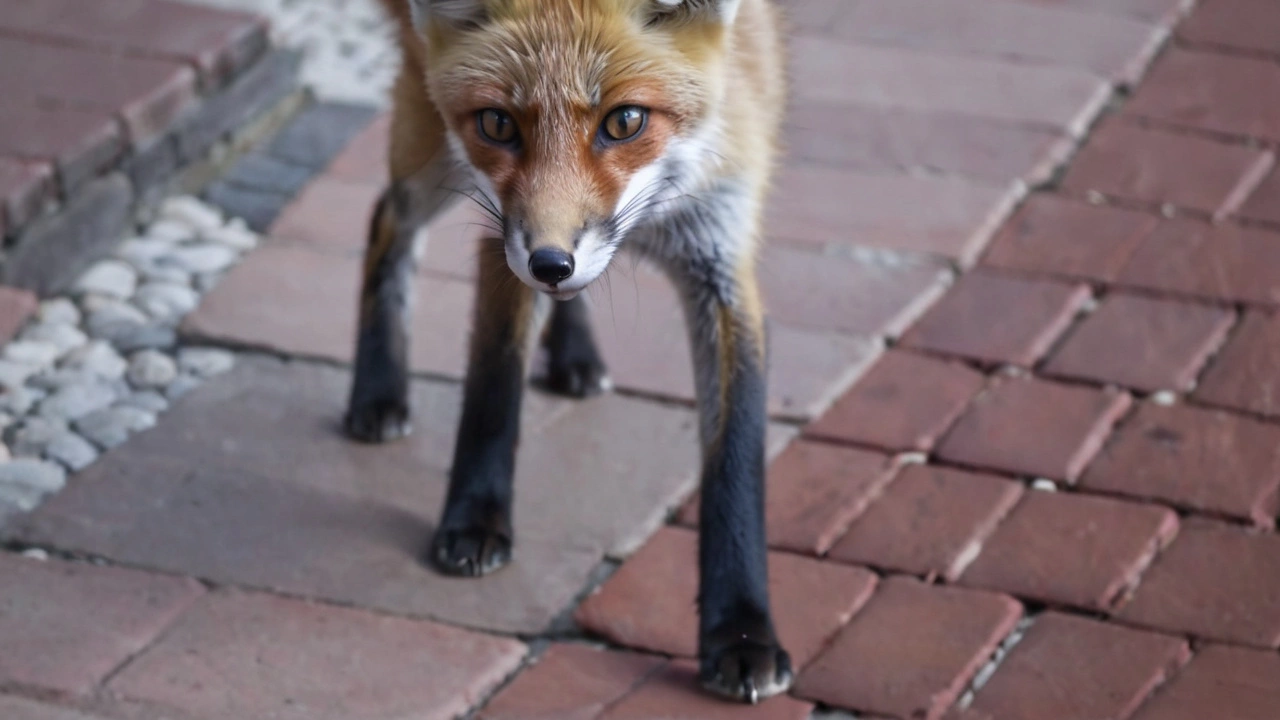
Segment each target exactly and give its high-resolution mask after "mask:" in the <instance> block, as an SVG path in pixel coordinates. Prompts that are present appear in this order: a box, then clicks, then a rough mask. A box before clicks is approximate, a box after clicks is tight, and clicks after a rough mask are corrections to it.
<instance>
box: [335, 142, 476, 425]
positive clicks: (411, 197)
mask: <svg viewBox="0 0 1280 720" xmlns="http://www.w3.org/2000/svg"><path fill="white" fill-rule="evenodd" d="M444 182H445V181H444V176H443V170H442V169H441V168H437V167H434V166H432V167H428V168H426V169H425V170H424V171H423V172H421V173H419V175H417V176H414V177H412V178H409V179H408V180H405V181H403V182H395V183H392V184H391V185H389V186H388V187H387V189H386V190H385V191H383V193H382V195H381V197H379V198H378V202H377V204H376V205H375V206H374V210H373V215H372V217H371V218H370V221H369V238H368V246H367V247H366V249H365V256H364V266H363V269H362V274H361V287H360V310H359V330H358V332H357V337H356V356H355V373H354V375H355V376H354V380H353V382H352V385H351V395H350V397H349V399H348V403H347V413H346V416H345V418H344V421H343V424H344V427H345V429H346V432H347V434H348V435H350V436H351V437H353V438H355V439H357V440H363V441H365V442H375V443H376V442H388V441H391V440H395V439H398V438H401V437H404V436H405V435H407V434H409V432H410V429H411V424H410V418H409V328H408V324H409V318H410V312H411V311H412V306H413V280H414V274H415V271H416V269H417V264H418V257H419V256H420V255H421V253H422V250H423V245H424V244H425V242H426V238H425V233H424V232H421V228H422V226H423V225H425V224H426V223H428V222H429V221H430V220H431V219H432V218H433V217H435V216H436V215H437V214H438V213H439V212H440V211H441V210H443V209H445V208H447V207H448V206H449V205H450V204H452V202H453V198H452V197H451V193H450V192H449V191H447V190H445V189H443V188H444Z"/></svg>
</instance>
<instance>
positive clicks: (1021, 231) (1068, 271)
mask: <svg viewBox="0 0 1280 720" xmlns="http://www.w3.org/2000/svg"><path fill="white" fill-rule="evenodd" d="M1157 222H1158V218H1156V217H1154V216H1153V215H1151V214H1149V213H1141V212H1135V211H1132V210H1124V209H1121V208H1116V207H1112V206H1107V205H1091V204H1089V203H1085V202H1081V201H1080V200H1078V199H1075V198H1071V197H1068V196H1065V195H1056V194H1051V193H1035V194H1034V195H1032V196H1031V197H1029V198H1028V199H1027V201H1026V202H1024V203H1023V204H1022V206H1021V207H1019V208H1018V211H1017V213H1015V214H1014V215H1013V217H1011V218H1009V221H1008V222H1006V223H1005V224H1004V226H1003V227H1002V228H1001V230H1000V232H999V233H997V234H996V236H995V238H994V239H993V240H992V241H991V246H990V247H989V248H988V250H987V252H986V254H985V255H984V256H983V257H982V263H983V264H984V265H989V266H991V267H997V268H1003V269H1006V270H1015V271H1022V272H1030V273H1037V274H1044V275H1061V276H1064V277H1069V278H1081V279H1088V280H1107V281H1111V280H1115V278H1116V276H1117V275H1119V274H1120V270H1121V269H1122V268H1123V267H1124V265H1125V263H1126V262H1127V261H1128V259H1129V256H1130V255H1131V254H1133V251H1134V250H1135V249H1137V247H1138V243H1139V242H1141V241H1142V238H1144V237H1146V235H1147V233H1149V232H1151V230H1152V228H1154V227H1155V226H1156V223H1157Z"/></svg>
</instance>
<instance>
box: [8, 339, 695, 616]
mask: <svg viewBox="0 0 1280 720" xmlns="http://www.w3.org/2000/svg"><path fill="white" fill-rule="evenodd" d="M348 383H349V376H348V375H347V373H345V372H342V371H339V370H336V369H333V368H329V367H323V366H317V365H312V364H309V363H303V362H297V361H295V362H291V363H287V364H286V363H281V362H278V361H274V360H269V359H265V358H261V357H254V356H249V357H242V358H241V359H240V360H239V362H238V363H237V365H236V368H235V369H234V370H232V371H231V372H229V373H227V374H224V375H221V376H219V377H216V378H212V379H210V380H209V381H207V382H206V383H205V384H204V385H203V386H201V387H200V388H199V389H197V390H196V391H194V392H193V393H191V394H190V395H189V396H187V397H186V398H185V399H184V400H183V402H182V403H180V404H178V405H177V406H175V407H174V408H172V409H170V410H169V411H168V412H167V413H166V415H165V418H164V422H162V423H160V424H158V425H157V427H156V428H154V429H152V430H150V431H147V432H144V433H139V434H137V435H135V436H133V437H132V438H131V439H130V441H129V442H128V444H126V445H124V446H122V447H120V448H117V449H116V450H114V451H112V452H111V453H108V454H106V455H105V456H104V457H103V458H102V459H101V460H99V461H98V462H97V463H95V464H94V465H92V466H90V467H89V468H88V469H87V470H85V471H84V472H83V473H81V474H80V475H78V476H77V477H76V478H75V481H74V482H73V484H72V486H71V487H69V488H68V489H67V490H66V491H65V492H63V493H60V494H59V495H57V496H55V497H53V498H51V499H49V500H48V501H46V502H45V503H44V504H43V505H42V506H41V508H40V509H39V510H37V512H36V513H34V514H32V515H31V516H29V517H27V518H22V519H20V520H19V521H17V523H18V527H17V528H16V529H12V530H6V531H5V532H6V534H8V535H9V536H11V537H18V538H24V539H26V540H27V541H31V542H35V541H36V539H37V538H39V544H41V545H43V546H50V547H58V548H66V549H78V550H82V551H86V552H92V553H94V554H98V555H102V556H105V557H109V558H112V559H115V560H119V561H122V562H127V563H130V564H136V565H139V566H143V567H152V568H159V569H164V570H169V571H175V572H187V573H193V574H195V575H197V576H199V577H204V578H208V579H211V580H214V581H217V582H225V583H235V584H239V585H244V586H249V587H257V588H264V589H270V590H276V591H280V592H287V593H290V594H296V595H301V596H305V597H315V598H322V599H326V600H331V601H336V602H341V603H347V604H353V605H357V606H360V607H366V608H372V609H378V610H383V611H388V612H393V613H398V614H407V615H412V616H420V617H431V618H437V619H443V620H447V621H450V622H454V623H459V624H463V625H467V626H472V627H482V628H487V629H492V630H502V631H521V632H536V631H540V630H543V629H545V628H546V627H547V626H548V625H549V624H550V623H551V621H552V620H553V618H555V617H556V615H558V614H559V613H560V612H561V611H563V610H564V609H565V608H566V607H567V606H568V605H569V603H570V601H571V600H572V598H573V597H574V596H575V595H576V594H577V593H578V592H579V591H580V590H581V589H582V588H583V585H584V583H585V582H586V580H587V578H588V576H589V574H590V573H591V570H592V568H593V567H594V566H595V565H596V564H597V562H598V561H599V560H600V559H601V558H602V557H603V555H604V553H605V552H606V551H615V550H619V549H625V547H627V546H629V545H634V544H636V542H637V541H638V539H640V538H642V537H643V535H644V534H645V533H646V532H647V531H649V530H651V529H652V527H653V526H654V525H655V524H656V523H659V522H661V520H662V517H663V516H664V513H665V511H666V509H668V508H670V507H672V506H674V505H675V504H677V503H679V502H680V501H681V500H682V499H683V494H684V493H685V492H686V491H687V490H689V489H690V488H691V484H692V482H693V479H694V474H695V472H696V470H697V467H698V462H697V449H696V439H695V437H696V432H695V426H694V421H693V416H692V413H691V412H690V411H688V410H685V409H680V408H672V407H665V406H662V405H659V404H655V403H648V402H643V401H638V400H632V399H627V398H623V397H619V396H613V395H607V396H602V397H598V398H595V399H593V400H591V401H587V402H584V403H574V402H570V401H565V400H559V399H552V398H548V397H546V396H544V395H542V394H541V393H538V392H536V391H531V392H530V394H529V396H528V403H527V407H526V414H525V417H524V439H523V440H522V444H521V449H520V458H521V464H520V466H519V469H518V471H517V472H518V475H517V479H516V484H517V493H516V498H517V500H516V503H517V505H516V512H515V518H516V535H517V547H516V561H515V562H514V563H513V564H512V565H511V566H510V567H508V568H505V569H504V570H502V571H501V572H499V573H497V574H495V575H493V576H490V577H488V578H485V579H482V580H467V579H453V578H446V577H443V576H440V575H438V574H437V573H435V572H434V571H432V570H430V569H429V568H426V567H424V565H423V564H422V563H421V562H420V556H421V554H422V551H423V550H424V549H425V547H426V546H427V543H428V540H429V538H430V534H431V528H432V525H433V524H434V522H435V521H436V519H437V517H438V513H439V509H440V506H441V503H442V501H443V498H444V492H445V488H446V473H447V469H448V466H449V464H450V462H451V460H452V451H453V437H454V434H455V423H456V422H457V417H458V412H459V403H460V395H459V392H460V390H459V388H458V386H457V385H455V384H447V383H435V382H426V381H420V382H417V383H415V385H414V403H413V405H414V409H415V433H414V434H413V435H412V436H411V437H410V438H407V439H405V440H403V441H400V442H397V443H393V444H389V445H385V446H369V445H363V444H359V443H355V442H352V441H349V440H347V439H346V438H345V437H343V436H342V435H340V434H339V430H338V423H339V420H340V418H341V414H342V410H343V406H344V404H345V400H346V394H347V392H348V390H349V385H348ZM13 525H14V522H13V521H11V523H10V527H11V528H12V527H13Z"/></svg>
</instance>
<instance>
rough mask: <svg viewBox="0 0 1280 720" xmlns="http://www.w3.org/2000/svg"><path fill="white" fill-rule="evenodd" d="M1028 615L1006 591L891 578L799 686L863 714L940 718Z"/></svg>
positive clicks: (806, 693) (800, 691) (808, 695)
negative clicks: (1023, 613) (997, 648)
mask: <svg viewBox="0 0 1280 720" xmlns="http://www.w3.org/2000/svg"><path fill="white" fill-rule="evenodd" d="M1021 613H1022V608H1021V606H1020V605H1018V603H1017V602H1015V601H1014V600H1013V599H1012V598H1009V597H1007V596H1004V595H997V594H992V593H986V592H979V591H976V590H965V589H960V588H953V587H941V586H930V585H924V584H922V583H919V582H917V581H915V580H910V579H907V578H902V577H895V578H891V579H888V580H885V581H884V582H882V583H881V584H880V587H879V589H878V590H877V592H876V594H875V595H874V596H873V597H872V599H871V601H870V602H868V603H867V606H866V607H865V608H863V610H862V611H861V612H859V613H858V615H857V616H855V617H854V619H853V621H852V622H850V623H849V625H848V626H847V627H846V628H845V629H844V630H842V631H841V632H840V634H839V635H838V636H836V639H835V640H834V641H833V642H832V643H831V645H830V646H828V647H827V649H826V650H825V651H823V653H822V654H821V655H820V656H818V658H817V659H815V660H814V661H813V663H812V664H810V665H809V666H808V667H806V668H804V669H803V670H802V671H801V674H800V677H799V679H798V680H797V681H796V689H795V692H796V694H797V695H799V696H800V697H804V698H810V699H813V700H818V701H821V702H823V703H825V704H828V705H834V706H836V707H841V708H848V709H852V710H856V711H859V712H869V713H876V714H884V715H889V716H893V717H910V718H920V719H921V720H937V718H939V717H941V716H942V714H943V713H944V712H945V711H946V709H947V707H948V706H949V705H951V703H952V702H953V701H954V700H955V699H956V698H957V697H958V696H959V695H960V692H961V690H962V689H963V688H964V685H965V684H966V683H967V682H968V681H969V679H970V677H972V675H973V673H974V672H976V671H977V669H978V668H979V667H980V666H981V665H982V663H984V662H985V661H986V659H987V657H988V656H990V654H991V653H992V652H993V651H994V650H995V648H996V645H997V644H999V642H1000V641H1001V640H1002V639H1003V638H1004V636H1005V635H1007V634H1008V633H1009V631H1011V630H1012V629H1013V626H1014V624H1015V623H1016V622H1017V621H1018V617H1019V616H1020V615H1021Z"/></svg>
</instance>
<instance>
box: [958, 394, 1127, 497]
mask: <svg viewBox="0 0 1280 720" xmlns="http://www.w3.org/2000/svg"><path fill="white" fill-rule="evenodd" d="M1129 402H1130V399H1129V396H1128V395H1126V394H1123V393H1118V392H1114V391H1111V390H1094V389H1092V388H1085V387H1079V386H1074V385H1064V384H1061V383H1055V382H1050V381H1047V380H1041V379H1039V378H1032V377H1026V376H1019V377H1001V378H998V379H997V380H995V381H993V382H992V385H991V387H990V389H989V390H988V391H987V392H986V393H984V394H982V395H980V396H979V397H978V398H977V399H976V400H974V401H973V403H971V404H970V406H969V409H968V410H967V411H965V414H964V415H962V416H961V417H960V419H959V420H957V421H956V423H955V425H954V426H953V427H952V429H951V431H950V432H949V433H947V435H946V436H945V437H944V438H943V439H942V442H941V443H939V445H938V448H937V454H938V457H941V458H943V459H945V460H948V461H951V462H956V463H960V464H962V465H971V466H975V467H982V468H990V469H993V470H1001V471H1004V472H1011V473H1016V474H1019V475H1030V476H1033V477H1047V478H1051V479H1058V480H1066V481H1068V482H1074V481H1075V479H1076V478H1077V477H1078V476H1079V475H1080V472H1081V471H1082V470H1083V469H1084V467H1085V465H1086V464H1088V462H1089V460H1090V458H1092V457H1093V455H1094V453H1096V452H1097V450H1098V448H1099V447H1101V445H1102V443H1103V441H1104V440H1105V439H1106V437H1107V434H1108V433H1109V432H1110V430H1111V427H1112V425H1113V424H1114V423H1115V422H1116V420H1118V419H1119V418H1120V416H1121V415H1123V414H1124V412H1125V410H1126V409H1127V408H1128V406H1129Z"/></svg>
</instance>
